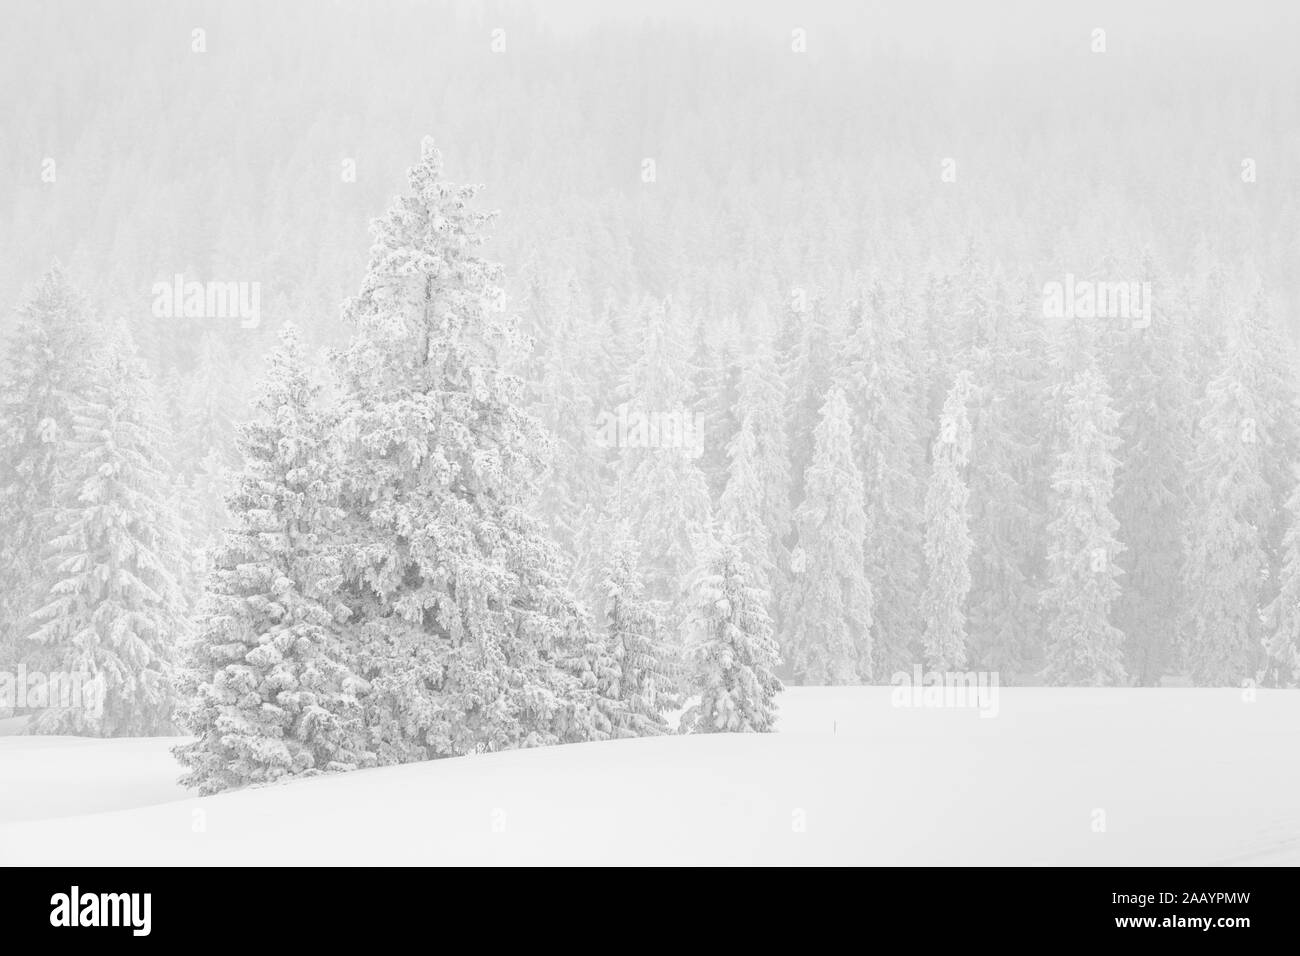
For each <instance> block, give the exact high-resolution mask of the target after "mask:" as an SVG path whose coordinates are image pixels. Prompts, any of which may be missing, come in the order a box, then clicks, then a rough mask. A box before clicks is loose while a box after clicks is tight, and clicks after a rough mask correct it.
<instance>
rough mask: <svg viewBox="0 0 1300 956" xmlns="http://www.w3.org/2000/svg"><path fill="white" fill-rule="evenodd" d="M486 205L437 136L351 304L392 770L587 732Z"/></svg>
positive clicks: (361, 551) (360, 651)
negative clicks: (453, 178) (449, 161)
mask: <svg viewBox="0 0 1300 956" xmlns="http://www.w3.org/2000/svg"><path fill="white" fill-rule="evenodd" d="M477 192H478V187H475V186H465V185H456V184H453V183H451V182H448V181H447V180H446V179H444V177H443V173H442V157H441V155H440V154H439V152H438V150H437V149H436V148H435V146H434V145H433V142H432V140H430V139H428V138H426V139H425V140H424V143H423V147H422V153H421V158H420V162H419V163H418V164H417V165H416V166H414V167H413V168H412V169H411V171H410V192H409V193H408V194H407V195H404V196H401V197H399V198H398V199H397V200H396V202H395V203H394V205H393V206H392V207H391V208H390V210H389V211H388V213H387V214H386V215H385V216H384V217H382V218H381V219H379V220H377V221H376V222H375V224H374V227H373V231H374V239H375V241H374V245H373V247H372V249H371V256H370V266H369V270H368V272H367V274H366V277H365V279H364V281H363V283H362V287H361V291H360V293H359V294H358V295H357V296H356V297H355V298H353V299H351V300H349V301H348V303H347V305H346V306H345V313H346V316H347V318H348V319H349V320H350V321H351V322H352V323H353V325H354V326H355V329H356V332H355V334H354V337H353V339H352V341H351V343H350V344H349V346H348V347H347V349H346V350H345V351H344V352H343V353H342V356H341V361H340V365H341V377H342V386H343V394H342V397H341V406H342V412H341V418H342V421H341V425H342V432H343V435H344V437H345V439H346V442H347V443H346V447H345V449H344V456H343V464H342V469H343V471H342V478H343V503H344V507H345V508H347V509H348V510H349V516H348V521H347V522H346V523H345V527H344V529H343V536H342V539H341V555H342V560H343V574H344V576H345V580H346V588H347V590H346V596H347V602H348V604H349V606H350V609H351V611H352V615H353V618H352V623H351V624H350V625H349V633H350V635H352V637H353V639H354V640H355V641H356V642H357V647H356V654H357V661H358V668H359V675H360V676H362V677H363V678H364V679H366V680H367V682H368V684H369V688H370V689H369V692H368V694H367V697H366V703H367V714H366V718H367V721H368V724H369V728H370V732H371V734H372V735H373V737H372V739H373V741H374V744H375V746H376V751H377V755H378V758H379V760H380V762H381V763H397V762H404V761H410V760H422V759H427V758H431V757H441V756H448V755H453V754H464V753H469V752H475V751H484V750H497V749H502V748H508V747H516V746H531V745H540V744H546V743H553V742H555V741H556V740H557V739H559V738H560V732H559V731H558V730H557V725H558V723H559V722H561V721H563V722H564V723H565V724H566V729H565V734H566V735H572V734H573V733H575V730H574V728H573V727H572V721H571V719H570V718H569V717H566V714H571V712H570V710H569V709H568V703H567V702H568V699H569V697H570V695H571V694H573V693H576V688H575V687H574V681H573V679H572V678H571V676H570V675H569V674H568V673H567V672H566V671H565V670H564V669H563V667H562V666H561V662H562V661H564V660H566V659H568V658H570V657H571V656H572V654H573V652H574V647H573V646H572V642H574V641H577V640H580V639H581V633H582V628H581V627H580V626H578V625H576V624H575V621H577V620H578V619H580V618H581V609H580V608H579V607H578V606H577V604H576V602H575V601H574V600H573V598H572V596H571V595H570V594H569V593H568V592H567V591H566V590H565V587H564V584H563V581H564V579H565V577H566V573H567V572H566V568H565V567H564V563H563V561H562V560H561V557H560V552H559V550H558V549H557V548H556V546H555V545H554V544H553V543H552V542H551V541H550V540H549V539H548V538H547V537H546V536H545V534H544V533H543V531H542V526H541V523H540V521H539V519H538V518H536V517H534V504H535V495H536V488H537V482H538V477H539V474H540V472H541V468H542V465H543V461H544V453H545V448H546V444H547V442H546V437H545V435H544V432H543V430H542V429H541V427H540V425H539V424H538V422H537V421H536V420H535V419H533V418H532V417H531V416H530V415H529V414H527V413H526V412H525V410H524V408H523V402H524V394H523V384H522V381H521V380H520V378H519V377H518V376H517V375H516V374H514V373H513V372H512V367H513V363H515V362H517V361H519V360H520V355H521V352H522V351H523V347H524V344H525V343H524V342H522V341H521V337H520V336H519V335H518V333H517V329H516V323H515V322H514V321H513V320H512V319H511V318H510V317H509V316H508V315H507V313H506V311H505V309H504V303H505V298H504V294H503V293H502V291H501V288H500V279H501V275H502V270H501V268H500V266H497V265H495V264H490V263H488V262H486V261H485V260H483V259H482V258H481V257H480V256H479V255H478V254H477V250H478V247H480V246H481V245H482V244H483V243H484V242H485V235H484V232H483V229H484V227H485V226H486V225H487V224H488V223H489V221H490V219H491V218H492V216H491V214H488V213H485V212H481V211H477V210H475V209H474V208H473V206H472V203H473V200H474V197H475V195H476V193H477Z"/></svg>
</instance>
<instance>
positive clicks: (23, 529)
mask: <svg viewBox="0 0 1300 956" xmlns="http://www.w3.org/2000/svg"><path fill="white" fill-rule="evenodd" d="M87 312H88V306H87V304H86V302H85V300H84V299H83V298H82V297H81V295H80V294H79V293H78V292H77V291H76V290H75V289H74V288H73V286H72V284H71V283H70V282H69V280H68V278H67V276H66V274H65V273H64V271H63V269H62V267H60V266H59V265H58V264H57V263H56V264H55V265H54V266H53V267H52V268H51V269H50V270H49V271H48V272H46V273H45V275H44V276H42V278H41V280H40V282H39V283H38V284H37V286H36V291H35V293H34V294H33V295H32V297H31V299H30V300H29V301H28V302H26V303H24V304H23V306H22V307H21V308H20V309H19V310H18V325H17V326H16V328H15V329H14V332H13V334H12V337H11V340H10V342H9V344H8V350H7V351H6V353H5V361H4V365H3V369H2V370H0V667H5V666H7V665H8V664H10V663H13V662H14V661H15V660H16V659H18V658H19V657H20V656H22V654H23V653H24V651H23V650H22V649H20V648H19V646H18V639H19V637H20V634H21V633H22V632H23V631H24V630H25V629H26V627H27V615H28V614H29V613H31V611H32V610H33V609H34V608H35V606H36V604H37V603H38V602H41V601H42V598H43V597H44V594H45V590H46V588H48V585H49V583H50V582H49V581H48V580H46V579H45V577H44V575H43V573H42V567H43V559H44V557H45V548H46V546H47V544H48V543H49V541H50V539H51V537H52V536H53V535H54V528H53V527H52V526H51V519H52V518H53V517H54V508H55V504H56V500H57V499H56V495H57V494H58V493H59V492H60V490H61V489H65V488H66V487H67V486H66V484H65V483H64V482H63V476H62V473H61V469H62V468H63V467H65V466H67V465H68V464H69V463H70V457H69V456H68V455H67V454H66V448H67V446H68V443H69V442H70V441H71V440H72V438H73V409H74V407H75V406H76V405H77V403H78V402H79V400H80V399H81V398H82V397H84V392H85V385H86V377H87V374H88V370H89V362H90V354H91V351H92V349H91V347H90V343H89V341H88V338H89V334H90V326H89V324H88V322H87V320H88V314H87ZM26 650H31V649H30V648H28V649H26Z"/></svg>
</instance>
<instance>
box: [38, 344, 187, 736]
mask: <svg viewBox="0 0 1300 956" xmlns="http://www.w3.org/2000/svg"><path fill="white" fill-rule="evenodd" d="M90 381H91V384H90V387H89V389H88V396H87V397H86V398H85V399H84V400H81V401H79V402H78V403H77V404H76V405H75V406H74V410H73V425H72V438H71V440H70V441H69V442H68V443H67V445H66V446H65V447H64V448H63V453H64V454H65V455H66V460H65V462H64V463H63V465H62V466H61V468H60V469H59V474H60V482H59V487H58V490H57V495H56V504H55V505H54V506H53V508H52V509H51V516H50V522H51V526H52V527H53V528H54V529H55V532H54V536H53V538H52V540H51V548H50V550H51V554H50V556H49V557H48V559H47V561H46V568H47V570H48V573H49V576H50V579H51V580H52V582H53V583H52V585H51V587H50V590H49V595H48V599H47V601H46V603H45V604H44V605H43V606H42V607H40V608H39V610H37V611H36V612H35V613H34V614H33V621H34V625H33V628H32V630H31V631H30V632H29V634H28V639H29V640H30V641H31V642H32V643H34V644H36V645H39V647H40V648H41V650H40V656H41V658H42V659H43V660H44V661H46V662H47V663H46V666H47V667H48V669H50V670H57V671H63V672H67V673H70V674H80V675H83V678H88V679H90V680H93V681H94V682H95V684H96V685H97V686H98V688H99V690H98V696H99V698H100V699H99V701H98V702H97V703H96V704H95V705H94V706H84V705H83V706H57V707H50V708H48V709H46V710H44V711H42V712H41V713H40V714H39V715H37V717H36V719H35V720H33V722H32V724H31V725H30V729H31V730H32V731H33V732H34V733H52V734H66V733H75V734H83V735H87V736H100V737H118V736H150V735H158V734H167V733H171V732H172V731H173V729H174V725H173V722H172V717H173V711H174V709H175V705H176V701H177V692H176V668H175V664H176V657H177V644H178V642H179V641H180V640H181V639H182V638H183V636H184V632H185V620H186V613H187V608H186V607H185V604H184V598H183V595H182V593H181V589H180V586H179V584H178V581H177V577H176V570H177V568H178V567H180V566H181V565H182V562H183V544H182V542H181V539H180V535H179V533H178V521H177V518H176V515H175V514H174V513H173V512H172V511H171V509H170V508H169V504H170V501H171V493H170V487H169V482H168V478H167V475H166V465H165V459H164V457H163V449H164V448H166V447H167V436H166V435H164V434H163V432H162V429H161V427H160V423H159V419H158V408H157V399H156V396H155V395H154V393H153V387H152V383H151V381H150V379H149V377H148V373H147V372H146V370H145V368H144V364H143V362H142V361H141V359H140V358H139V356H138V354H137V353H136V350H135V346H134V345H133V343H132V342H131V337H130V334H129V332H128V331H127V329H126V327H125V326H124V325H119V326H117V327H116V328H114V329H112V330H111V331H110V332H109V335H108V342H107V344H106V348H105V352H104V355H103V356H102V358H101V359H100V361H98V362H97V363H96V364H95V367H94V368H93V370H92V372H91V379H90ZM74 704H75V702H74Z"/></svg>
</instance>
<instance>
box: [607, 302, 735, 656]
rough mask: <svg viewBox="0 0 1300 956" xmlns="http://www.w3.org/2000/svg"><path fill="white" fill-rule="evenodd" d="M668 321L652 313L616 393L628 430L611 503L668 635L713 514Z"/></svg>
mask: <svg viewBox="0 0 1300 956" xmlns="http://www.w3.org/2000/svg"><path fill="white" fill-rule="evenodd" d="M669 305H670V307H671V303H670V304H669ZM675 318H676V317H675V316H674V315H673V314H671V313H670V312H669V309H666V308H664V307H663V306H660V305H658V304H656V305H654V306H652V307H651V309H650V310H649V314H648V316H647V323H646V327H645V333H644V337H643V339H642V347H641V354H640V355H639V356H638V358H637V361H636V362H635V363H634V364H633V366H632V368H631V370H630V371H629V373H628V377H627V379H626V381H625V382H624V385H623V388H622V394H623V397H624V398H625V402H626V404H625V406H624V407H623V409H621V410H620V411H619V413H618V414H619V416H620V421H621V420H623V418H624V417H625V420H626V422H627V424H628V427H627V430H626V434H625V435H619V436H618V438H619V442H618V444H619V445H621V447H620V448H619V456H618V458H619V464H618V476H619V487H618V491H617V498H616V501H617V505H616V509H617V515H618V517H619V519H620V520H622V519H626V520H627V521H628V523H629V527H630V528H631V529H632V534H633V535H634V537H635V538H636V541H637V544H638V547H639V549H640V553H641V555H642V556H643V558H644V559H645V560H646V561H647V580H646V586H647V589H648V592H649V594H650V596H651V597H652V598H653V599H655V600H656V601H660V602H662V603H663V604H664V605H665V607H666V608H667V615H668V625H669V627H670V628H672V629H674V630H675V629H676V628H677V627H678V626H680V624H681V621H682V619H683V617H684V615H685V611H686V608H685V602H686V591H685V588H686V582H687V580H688V578H689V576H690V574H691V572H692V570H693V569H694V568H695V567H696V566H697V565H698V563H699V558H698V554H699V551H698V541H699V538H700V536H701V535H702V534H703V533H704V532H705V530H706V529H707V528H708V527H709V525H710V523H711V521H712V513H713V508H712V501H711V499H710V497H709V488H708V483H707V482H706V481H705V478H704V473H703V472H702V471H701V470H700V467H699V464H698V461H699V453H700V450H701V448H700V445H699V444H698V443H699V441H700V439H701V438H702V434H701V430H700V429H701V427H702V426H701V422H700V421H699V419H698V418H696V416H695V415H694V414H692V412H691V409H690V404H691V403H690V401H689V393H688V391H689V390H688V387H687V382H686V380H685V379H684V378H683V377H682V375H681V374H680V372H679V371H678V368H679V367H680V358H681V349H680V343H679V338H680V337H679V335H678V332H677V329H678V327H679V326H680V322H678V321H675ZM674 426H676V427H674ZM620 427H621V425H620Z"/></svg>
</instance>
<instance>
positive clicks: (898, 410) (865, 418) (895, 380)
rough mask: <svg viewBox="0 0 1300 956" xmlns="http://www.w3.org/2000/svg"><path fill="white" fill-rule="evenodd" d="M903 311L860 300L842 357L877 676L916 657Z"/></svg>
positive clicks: (880, 300)
mask: <svg viewBox="0 0 1300 956" xmlns="http://www.w3.org/2000/svg"><path fill="white" fill-rule="evenodd" d="M901 308H902V306H901V303H899V302H897V301H896V297H892V296H891V297H889V301H886V297H885V296H884V295H883V294H882V293H881V291H880V290H879V289H871V290H867V291H866V292H864V293H862V294H861V298H860V301H859V302H857V303H855V304H854V314H855V321H856V323H857V325H856V328H855V329H854V330H853V332H852V333H851V334H850V336H849V338H848V341H847V342H846V344H845V348H844V350H843V354H842V355H841V367H842V369H843V371H842V372H841V381H842V384H843V387H844V392H845V395H846V396H847V397H848V399H849V405H850V409H851V411H852V414H853V421H854V448H855V450H856V452H857V457H858V468H859V470H860V472H861V474H862V484H863V488H864V492H865V505H864V511H865V514H866V525H867V539H866V556H867V557H866V561H867V565H866V567H867V577H868V579H869V580H870V581H871V587H872V595H873V598H874V600H873V603H872V621H873V623H872V653H873V655H874V658H875V661H874V664H875V669H876V672H877V673H880V674H890V673H893V672H894V671H897V670H900V669H903V668H906V667H910V666H911V664H912V662H913V661H914V660H916V658H917V656H918V655H919V652H920V649H921V648H920V641H921V626H922V619H921V592H922V576H921V562H922V516H921V509H922V496H923V494H924V485H923V483H922V481H921V468H922V463H923V461H924V446H923V445H922V440H921V437H920V432H919V426H920V422H919V421H918V417H917V414H916V413H917V412H918V411H919V406H918V398H919V395H918V388H917V383H916V380H915V376H914V375H913V373H912V370H911V369H910V368H909V367H908V355H907V352H906V350H905V349H904V342H903V332H902V330H901V329H900V328H899V322H900V321H902V319H901V316H900V315H899V312H900V310H901Z"/></svg>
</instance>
